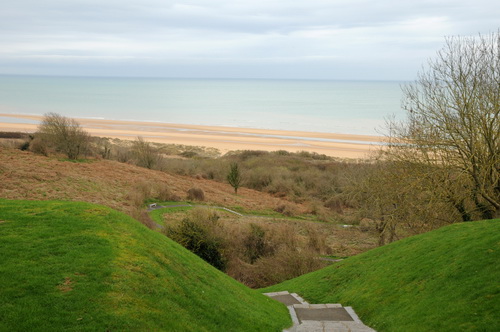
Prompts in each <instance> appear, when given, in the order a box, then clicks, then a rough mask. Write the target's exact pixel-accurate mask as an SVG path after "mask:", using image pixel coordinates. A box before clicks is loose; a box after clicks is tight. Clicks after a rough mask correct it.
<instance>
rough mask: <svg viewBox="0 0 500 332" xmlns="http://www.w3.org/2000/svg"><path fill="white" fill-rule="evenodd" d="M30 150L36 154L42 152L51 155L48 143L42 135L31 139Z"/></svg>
mask: <svg viewBox="0 0 500 332" xmlns="http://www.w3.org/2000/svg"><path fill="white" fill-rule="evenodd" d="M30 151H31V152H33V153H36V154H41V155H43V156H46V157H47V156H48V155H49V152H48V149H47V144H46V143H45V142H44V141H43V140H42V139H41V138H40V137H35V138H34V139H33V140H32V141H31V144H30Z"/></svg>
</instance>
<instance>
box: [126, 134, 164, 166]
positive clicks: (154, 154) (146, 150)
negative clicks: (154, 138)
mask: <svg viewBox="0 0 500 332" xmlns="http://www.w3.org/2000/svg"><path fill="white" fill-rule="evenodd" d="M132 152H133V155H134V157H135V160H136V163H137V165H138V166H141V167H146V168H149V169H153V168H155V167H156V166H157V165H158V163H159V162H160V160H161V155H160V153H159V152H158V149H156V148H155V147H154V146H153V145H152V144H151V143H150V142H148V141H145V140H144V138H142V137H140V136H139V137H137V139H136V140H135V141H134V143H133V145H132Z"/></svg>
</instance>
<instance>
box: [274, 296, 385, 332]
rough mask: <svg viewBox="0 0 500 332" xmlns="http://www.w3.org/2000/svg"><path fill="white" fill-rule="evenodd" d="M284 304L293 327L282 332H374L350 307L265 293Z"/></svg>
mask: <svg viewBox="0 0 500 332" xmlns="http://www.w3.org/2000/svg"><path fill="white" fill-rule="evenodd" d="M264 295H267V296H269V297H270V298H273V299H275V300H277V301H279V302H281V303H283V304H285V305H286V306H287V308H288V311H289V312H290V316H291V317H292V321H293V326H292V327H291V328H289V329H287V330H285V331H284V332H320V331H321V332H326V331H328V332H375V330H374V329H372V328H370V327H368V326H366V325H364V324H363V322H362V321H361V320H360V319H359V317H358V315H356V313H355V312H354V310H353V309H352V308H351V307H343V306H342V305H341V304H309V303H307V302H306V301H305V300H304V299H303V298H301V297H300V296H299V295H297V294H296V293H292V294H290V293H289V292H286V291H285V292H277V293H265V294H264Z"/></svg>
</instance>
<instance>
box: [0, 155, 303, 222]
mask: <svg viewBox="0 0 500 332" xmlns="http://www.w3.org/2000/svg"><path fill="white" fill-rule="evenodd" d="M192 187H198V188H200V189H201V190H203V192H204V194H205V197H206V200H207V202H209V203H214V204H218V205H224V206H241V207H243V208H245V209H248V210H260V209H273V208H275V207H276V206H278V205H280V204H284V203H285V201H284V200H282V199H280V198H276V197H272V196H270V195H266V194H263V193H261V192H257V191H254V190H250V189H245V188H242V189H241V191H240V193H239V195H238V196H235V195H234V194H233V188H232V187H231V186H229V185H227V184H224V183H218V182H214V181H210V180H206V179H196V178H192V177H186V176H179V175H171V174H168V173H165V172H160V171H156V170H149V169H146V168H142V167H138V166H135V165H131V164H127V163H120V162H117V161H111V160H103V159H101V160H99V159H89V160H85V161H82V162H71V161H67V160H64V159H60V158H57V157H45V156H41V155H37V154H34V153H31V152H28V151H20V150H18V149H11V148H5V147H0V197H2V198H9V199H40V200H49V199H62V200H72V201H87V202H93V203H99V204H103V205H107V206H110V207H112V208H114V209H117V210H120V211H123V212H125V213H129V214H130V213H131V212H132V211H133V210H134V209H136V208H137V207H138V206H142V205H143V204H144V200H145V199H148V198H157V199H162V200H163V199H164V198H168V197H170V198H178V199H186V197H187V192H188V190H189V189H190V188H192ZM288 204H289V203H288ZM297 209H298V210H299V211H304V210H305V207H303V206H300V205H297Z"/></svg>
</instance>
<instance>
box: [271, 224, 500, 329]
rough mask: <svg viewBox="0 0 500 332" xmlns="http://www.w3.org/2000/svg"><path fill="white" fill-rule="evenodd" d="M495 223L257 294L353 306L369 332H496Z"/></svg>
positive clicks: (382, 251)
mask: <svg viewBox="0 0 500 332" xmlns="http://www.w3.org/2000/svg"><path fill="white" fill-rule="evenodd" d="M499 266H500V220H498V219H497V220H489V221H477V222H470V223H460V224H454V225H451V226H447V227H443V228H441V229H438V230H436V231H433V232H429V233H426V234H421V235H418V236H414V237H411V238H407V239H404V240H401V241H398V242H395V243H392V244H390V245H387V246H383V247H380V248H377V249H374V250H370V251H368V252H366V253H364V254H361V255H358V256H355V257H351V258H348V259H346V260H344V261H342V262H339V263H335V264H333V265H331V266H329V267H327V268H324V269H322V270H319V271H316V272H312V273H310V274H306V275H303V276H301V277H298V278H296V279H292V280H289V281H286V282H283V283H282V284H279V285H275V286H272V287H269V288H266V289H264V290H263V291H281V290H288V291H290V292H297V293H298V294H300V295H301V296H303V297H304V298H305V299H306V300H308V301H309V302H310V303H342V304H343V305H346V306H347V305H350V306H353V307H354V309H355V310H356V312H357V313H358V314H359V316H360V317H361V319H362V320H363V321H364V322H365V323H366V324H367V325H369V326H371V327H373V328H375V329H376V330H377V331H381V332H383V331H395V332H399V331H440V332H441V331H453V332H455V331H500V321H499V316H498V314H499V312H500V298H499V293H500V267H499Z"/></svg>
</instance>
